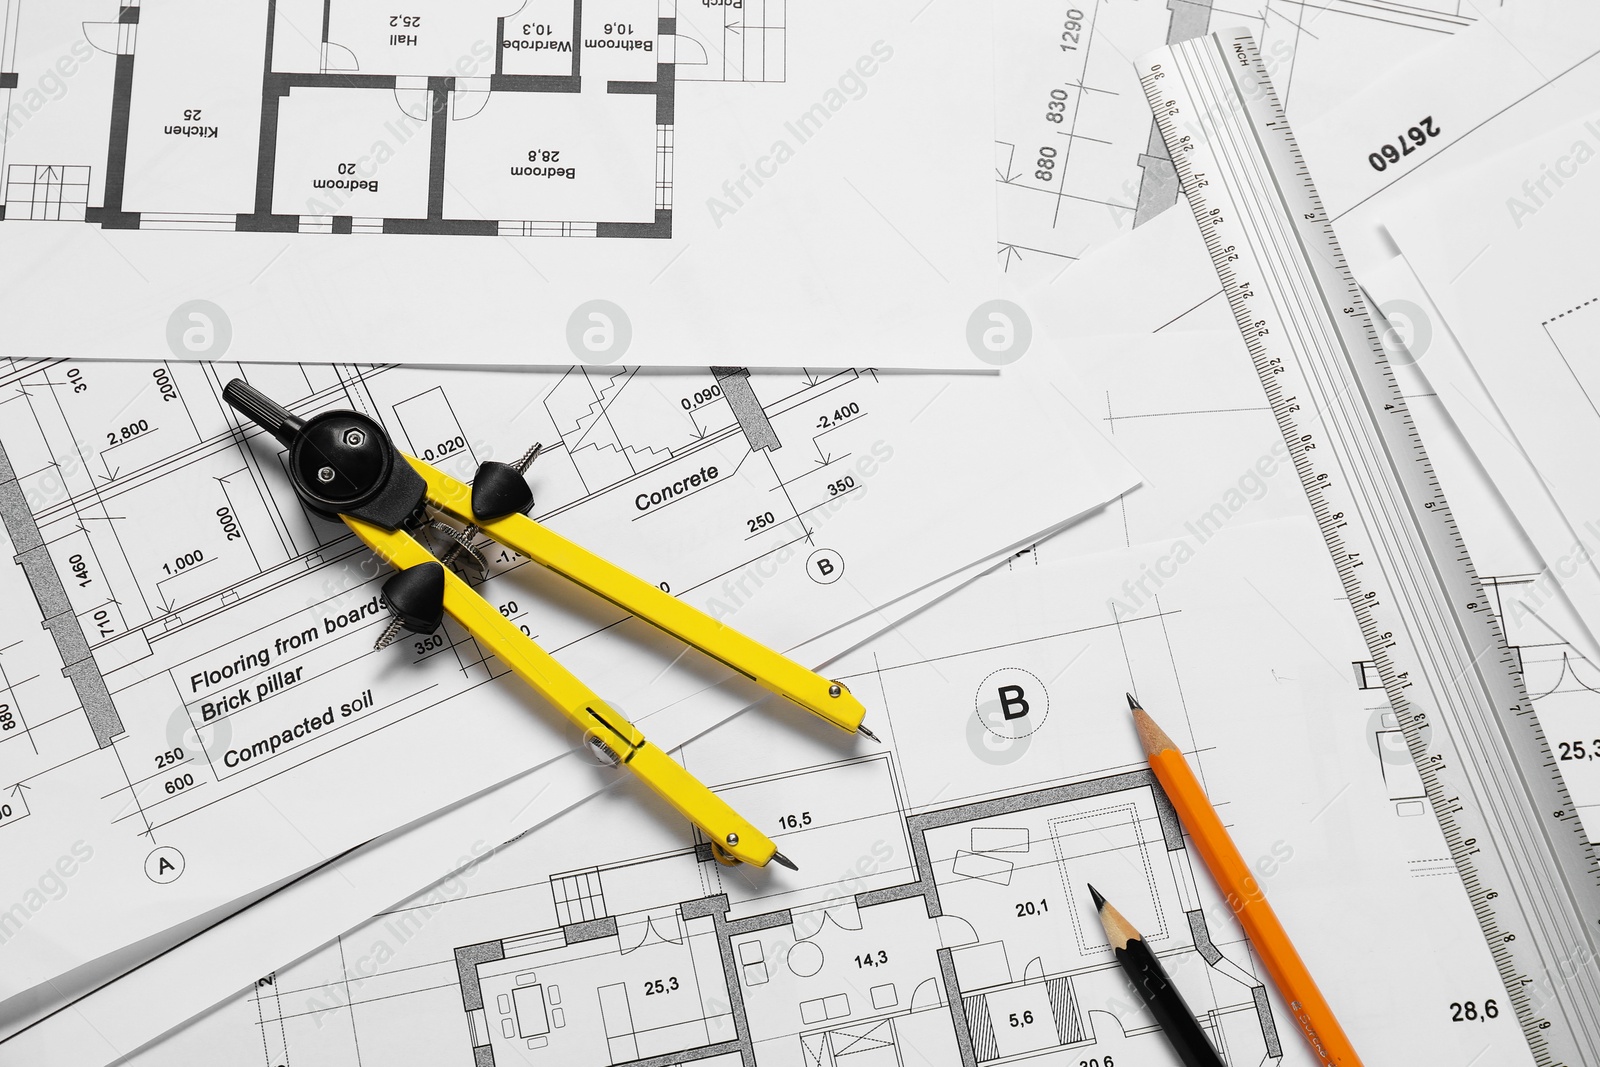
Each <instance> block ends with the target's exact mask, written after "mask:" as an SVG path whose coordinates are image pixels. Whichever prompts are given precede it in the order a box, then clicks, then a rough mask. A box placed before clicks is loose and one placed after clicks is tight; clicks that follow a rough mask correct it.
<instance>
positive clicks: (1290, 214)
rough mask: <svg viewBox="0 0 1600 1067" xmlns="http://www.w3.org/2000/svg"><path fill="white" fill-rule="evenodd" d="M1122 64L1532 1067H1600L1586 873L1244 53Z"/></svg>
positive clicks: (1520, 699)
mask: <svg viewBox="0 0 1600 1067" xmlns="http://www.w3.org/2000/svg"><path fill="white" fill-rule="evenodd" d="M1138 67H1139V74H1140V78H1141V81H1142V83H1143V85H1144V90H1145V95H1146V96H1147V97H1148V98H1149V100H1150V106H1151V108H1152V110H1153V111H1154V112H1155V116H1156V125H1157V128H1158V129H1159V130H1160V132H1161V136H1162V139H1163V140H1164V141H1165V143H1166V145H1167V150H1168V152H1169V153H1170V155H1171V156H1172V162H1173V166H1174V168H1175V169H1176V171H1177V175H1178V180H1179V183H1180V185H1181V188H1182V191H1183V194H1184V196H1185V197H1186V199H1187V200H1188V203H1189V208H1190V210H1191V211H1192V212H1193V214H1194V217H1195V220H1196V221H1197V222H1198V223H1199V226H1200V232H1201V235H1202V236H1203V237H1204V238H1205V242H1206V247H1207V249H1208V251H1209V252H1210V255H1211V259H1212V262H1213V264H1214V265H1215V267H1216V270H1217V275H1218V278H1219V280H1220V281H1221V283H1222V289H1223V293H1224V295H1225V296H1226V297H1227V300H1228V303H1229V306H1230V307H1231V309H1232V311H1233V314H1234V317H1235V319H1236V321H1237V323H1238V326H1239V330H1240V332H1241V334H1242V335H1243V337H1244V340H1245V343H1246V346H1247V347H1248V349H1249V351H1250V356H1251V359H1252V361H1253V362H1254V364H1255V368H1256V372H1257V374H1258V376H1259V377H1260V378H1261V382H1262V385H1263V387H1264V388H1265V390H1266V395H1267V400H1268V404H1269V406H1270V408H1271V410H1272V413H1273V416H1274V417H1275V418H1276V419H1277V422H1278V427H1279V430H1280V431H1281V432H1282V434H1283V437H1284V442H1285V443H1286V444H1287V445H1288V446H1289V451H1290V454H1291V455H1292V457H1293V460H1294V467H1295V471H1296V473H1297V475H1298V476H1299V478H1300V482H1301V484H1302V486H1303V487H1304V489H1305V491H1306V495H1307V497H1308V498H1309V500H1310V503H1311V510H1312V512H1313V514H1314V515H1315V517H1316V520H1317V524H1318V526H1319V527H1320V529H1321V531H1322V536H1323V540H1324V541H1325V542H1326V544H1327V547H1328V551H1329V553H1330V554H1331V555H1332V557H1333V562H1334V565H1335V567H1336V569H1337V570H1338V572H1339V577H1340V580H1341V581H1342V582H1343V584H1344V589H1345V593H1346V595H1347V597H1348V599H1349V601H1350V604H1351V607H1352V608H1353V609H1354V611H1355V615H1356V621H1357V623H1358V624H1359V625H1360V628H1361V633H1362V635H1363V637H1364V638H1365V639H1366V643H1367V647H1368V650H1369V653H1370V655H1371V656H1372V659H1373V661H1374V665H1375V667H1376V671H1377V674H1378V676H1379V677H1380V678H1381V680H1382V682H1383V686H1384V689H1385V691H1386V693H1387V695H1388V698H1389V701H1390V704H1391V705H1392V707H1393V709H1394V712H1395V715H1396V717H1397V718H1398V720H1399V724H1400V727H1401V730H1402V732H1403V734H1404V737H1405V740H1406V744H1407V746H1408V747H1409V749H1410V752H1411V757H1412V759H1413V761H1414V762H1415V763H1416V765H1417V770H1418V772H1419V774H1420V775H1421V778H1422V782H1423V785H1424V787H1425V789H1426V793H1427V797H1428V801H1429V803H1430V805H1431V807H1432V809H1433V812H1434V815H1435V817H1436V818H1437V819H1438V822H1439V826H1440V829H1441V830H1442V831H1443V834H1444V839H1445V842H1446V844H1447V845H1448V846H1449V849H1450V855H1451V859H1452V860H1453V861H1454V863H1455V867H1456V871H1457V873H1458V874H1459V875H1460V878H1461V881H1462V884H1463V885H1464V887H1465V888H1466V891H1467V894H1468V898H1469V900H1470V902H1471V904H1472V907H1473V910H1474V912H1475V913H1476V915H1477V919H1478V923H1479V925H1480V926H1481V927H1482V930H1483V935H1484V937H1485V939H1486V940H1487V942H1488V945H1489V949H1490V952H1491V954H1492V956H1493V958H1494V962H1495V965H1496V967H1497V968H1498V969H1499V972H1500V976H1501V978H1502V980H1503V981H1504V982H1505V986H1506V995H1507V1000H1508V1002H1509V1003H1510V1004H1511V1005H1512V1006H1513V1007H1514V1009H1515V1012H1516V1019H1517V1021H1518V1023H1519V1024H1520V1025H1521V1027H1522V1031H1523V1034H1524V1036H1525V1037H1526V1038H1527V1041H1528V1046H1529V1048H1530V1050H1531V1051H1532V1053H1533V1058H1534V1061H1535V1062H1536V1063H1538V1064H1539V1065H1540V1067H1558V1065H1559V1067H1580V1065H1582V1067H1600V963H1597V960H1596V948H1597V945H1600V866H1597V865H1596V859H1595V853H1594V850H1593V848H1592V847H1591V846H1590V844H1589V842H1588V837H1587V836H1586V834H1585V832H1584V830H1583V827H1582V824H1581V823H1580V821H1579V818H1578V813H1577V811H1576V810H1575V808H1574V807H1573V804H1572V800H1571V797H1570V796H1569V795H1568V793H1567V789H1566V785H1565V783H1564V782H1563V781H1562V779H1561V774H1560V771H1559V769H1558V768H1557V765H1556V762H1555V760H1554V759H1553V758H1552V754H1551V751H1550V746H1549V744H1548V742H1547V741H1546V740H1545V737H1544V734H1543V732H1542V731H1541V729H1540V728H1539V723H1538V720H1537V718H1536V716H1535V714H1534V710H1533V705H1532V702H1531V701H1530V700H1529V698H1528V694H1527V690H1526V688H1525V687H1524V684H1523V679H1522V674H1521V667H1520V663H1519V662H1518V660H1517V658H1516V656H1515V654H1514V653H1513V652H1512V651H1511V649H1509V648H1508V647H1507V645H1506V641H1505V637H1504V634H1503V632H1502V630H1501V628H1500V624H1499V621H1498V620H1497V619H1496V618H1495V617H1494V615H1493V614H1492V612H1491V610H1490V602H1489V599H1488V597H1487V596H1486V595H1485V593H1484V590H1483V587H1482V585H1481V583H1480V582H1479V580H1478V575H1477V572H1476V570H1474V568H1473V566H1472V561H1471V559H1470V557H1469V556H1468V554H1467V550H1466V546H1465V544H1464V543H1463V541H1462V538H1461V534H1460V531H1459V530H1458V529H1457V527H1456V524H1455V521H1454V519H1453V518H1452V517H1451V514H1450V508H1449V505H1448V504H1447V503H1446V501H1445V498H1444V494H1443V492H1442V491H1441V489H1440V486H1439V483H1438V480H1437V478H1436V477H1435V476H1434V473H1433V468H1432V466H1431V464H1430V463H1429V462H1428V457H1427V453H1426V452H1425V451H1424V449H1423V446H1422V441H1421V439H1420V437H1419V436H1418V434H1417V431H1416V426H1415V424H1414V423H1413V421H1412V418H1411V415H1410V412H1409V411H1408V410H1407V407H1406V403H1405V399H1404V397H1403V396H1402V395H1401V392H1400V387H1399V384H1398V383H1397V382H1396V380H1395V377H1394V374H1393V371H1392V369H1391V368H1390V366H1389V363H1388V359H1387V356H1386V354H1385V352H1384V349H1383V345H1382V343H1381V341H1380V338H1379V334H1378V331H1377V330H1376V329H1375V328H1374V325H1373V321H1372V318H1371V315H1370V314H1369V312H1368V309H1367V305H1366V302H1365V300H1364V298H1363V296H1362V293H1361V290H1360V288H1359V286H1358V285H1357V284H1356V281H1355V278H1354V276H1353V275H1352V274H1351V272H1350V270H1349V268H1348V266H1347V265H1346V263H1345V259H1344V255H1343V253H1342V252H1341V251H1340V249H1339V244H1338V241H1337V240H1336V239H1335V237H1334V233H1333V227H1332V225H1331V224H1330V223H1329V221H1328V216H1327V212H1326V211H1324V210H1323V207H1322V202H1321V200H1320V199H1319V197H1318V196H1317V192H1316V189H1315V188H1314V187H1313V185H1312V182H1311V177H1310V173H1309V171H1308V170H1307V169H1306V165H1305V160H1304V159H1303V158H1302V156H1301V154H1300V150H1299V148H1298V146H1297V145H1296V143H1295V140H1294V135H1293V133H1292V132H1291V131H1290V129H1289V125H1288V122H1287V120H1286V119H1285V117H1284V111H1283V107H1282V105H1281V104H1280V103H1279V100H1278V96H1277V93H1276V92H1275V91H1274V90H1273V88H1272V85H1271V81H1270V80H1269V78H1268V76H1267V71H1266V68H1265V66H1264V65H1263V64H1262V62H1261V57H1260V55H1259V53H1258V52H1257V50H1256V46H1255V43H1254V42H1253V41H1252V40H1251V38H1250V35H1249V34H1248V33H1247V32H1245V31H1244V30H1234V31H1226V32H1223V33H1217V34H1213V35H1211V36H1209V37H1201V38H1197V39H1195V40H1192V41H1188V42H1184V43H1182V44H1178V45H1174V46H1172V47H1170V48H1166V49H1162V50H1161V51H1159V52H1156V53H1152V54H1151V55H1149V56H1146V57H1144V58H1143V59H1141V60H1140V61H1139V64H1138ZM1442 1007H1443V1006H1442V1005H1441V1008H1442Z"/></svg>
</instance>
